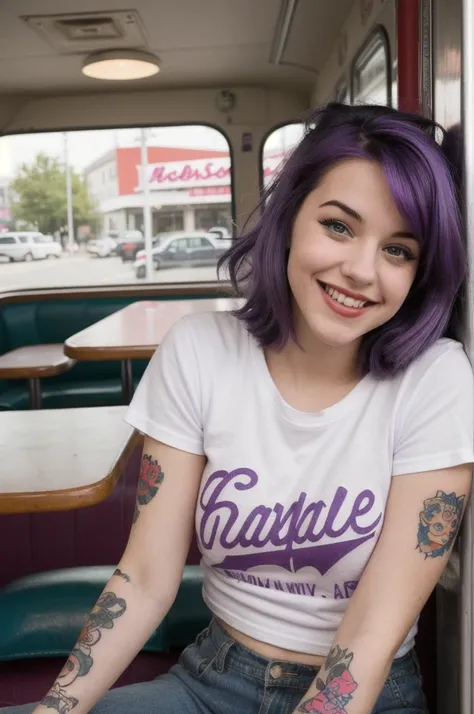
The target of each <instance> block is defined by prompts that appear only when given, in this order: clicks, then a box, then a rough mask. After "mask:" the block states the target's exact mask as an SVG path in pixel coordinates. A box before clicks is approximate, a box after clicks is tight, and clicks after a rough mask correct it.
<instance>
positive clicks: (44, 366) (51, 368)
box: [0, 344, 75, 409]
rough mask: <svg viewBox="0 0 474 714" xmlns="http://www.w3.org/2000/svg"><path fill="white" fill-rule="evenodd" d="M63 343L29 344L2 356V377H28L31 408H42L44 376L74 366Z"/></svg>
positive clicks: (0, 363) (60, 372) (65, 370)
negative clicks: (41, 381) (42, 382)
mask: <svg viewBox="0 0 474 714" xmlns="http://www.w3.org/2000/svg"><path fill="white" fill-rule="evenodd" d="M74 364H75V361H74V360H73V359H70V358H69V357H67V356H66V355H65V354H64V346H63V345H62V344H47V345H27V346H26V347H18V348H17V349H16V350H12V351H11V352H7V353H6V354H4V355H2V356H1V357H0V379H27V380H28V391H29V397H30V408H31V409H41V402H42V399H41V384H40V379H42V378H43V377H54V376H56V375H58V374H63V373H64V372H67V371H68V370H70V369H71V367H74Z"/></svg>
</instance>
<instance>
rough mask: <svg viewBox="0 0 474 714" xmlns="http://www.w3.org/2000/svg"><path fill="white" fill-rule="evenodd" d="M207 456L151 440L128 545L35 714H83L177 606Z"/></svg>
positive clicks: (143, 460)
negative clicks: (72, 713) (173, 605)
mask: <svg viewBox="0 0 474 714" xmlns="http://www.w3.org/2000/svg"><path fill="white" fill-rule="evenodd" d="M203 468H204V457H202V456H197V455H195V454H190V453H186V452H184V451H179V450H177V449H173V448H171V447H170V446H165V445H164V444H160V443H158V442H156V441H153V440H152V439H150V438H146V439H145V445H144V450H143V457H142V462H141V472H140V479H139V485H138V493H137V504H138V510H139V514H140V517H139V518H135V522H134V525H133V527H132V530H131V534H130V538H129V542H128V545H127V548H126V550H125V552H124V554H123V556H122V558H121V560H120V563H119V564H118V567H117V569H116V570H115V572H114V574H113V575H112V577H111V579H110V580H109V582H108V583H107V585H106V587H105V589H104V592H103V593H102V595H101V596H100V598H99V600H98V601H97V603H96V605H95V607H94V608H93V610H92V612H91V613H90V615H89V618H88V620H87V622H86V624H85V625H84V628H83V630H82V632H81V633H80V635H79V639H78V641H77V643H76V644H75V646H74V648H73V650H72V652H71V654H70V655H69V658H68V660H67V662H66V664H65V665H64V667H63V669H62V671H61V672H60V674H59V676H58V678H57V679H56V681H55V682H54V684H53V686H52V687H51V689H50V690H49V692H48V693H47V694H46V696H45V697H44V698H43V700H42V702H41V704H40V705H39V706H38V707H37V708H36V709H35V713H36V712H37V713H38V714H40V712H41V713H42V714H44V713H45V712H49V713H51V712H58V713H59V714H66V713H67V712H70V711H71V710H74V714H85V713H86V712H88V711H89V710H90V709H91V708H92V707H93V706H94V704H95V703H96V702H97V701H98V699H100V697H101V696H102V695H103V694H104V693H105V692H106V691H107V689H109V687H111V685H112V684H113V683H114V682H115V681H116V680H117V679H118V677H119V676H120V674H121V673H122V672H123V671H124V669H125V668H126V667H127V666H128V664H129V663H130V662H131V661H132V659H133V658H134V657H135V656H136V654H137V653H138V652H139V651H140V650H141V648H142V647H143V645H144V644H145V642H146V641H147V640H148V638H149V637H150V636H151V635H152V633H153V632H154V630H155V629H156V627H157V626H158V625H159V624H160V622H161V621H162V619H163V618H164V617H165V615H166V613H167V612H168V610H169V608H170V607H171V605H172V603H173V600H174V598H175V597H176V592H177V590H178V587H179V583H180V580H181V575H182V572H183V568H184V563H185V561H186V556H187V553H188V550H189V545H190V541H191V535H192V531H193V526H194V511H195V506H196V498H197V492H198V489H199V484H200V481H201V475H202V471H203Z"/></svg>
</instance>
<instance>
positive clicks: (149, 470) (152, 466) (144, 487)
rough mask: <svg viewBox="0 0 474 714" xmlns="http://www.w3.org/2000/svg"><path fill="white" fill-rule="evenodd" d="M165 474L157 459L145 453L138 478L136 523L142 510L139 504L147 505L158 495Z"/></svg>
mask: <svg viewBox="0 0 474 714" xmlns="http://www.w3.org/2000/svg"><path fill="white" fill-rule="evenodd" d="M164 477H165V475H164V473H163V471H162V470H161V466H160V465H159V463H158V461H157V460H156V459H152V457H151V456H150V455H149V454H143V458H142V462H141V466H140V476H139V478H138V489H137V501H136V504H135V513H134V516H133V522H134V523H136V522H137V520H138V516H139V515H140V510H139V508H138V506H146V504H147V503H150V501H151V499H152V498H153V497H154V496H156V494H157V493H158V489H159V488H160V485H161V484H162V483H163V479H164Z"/></svg>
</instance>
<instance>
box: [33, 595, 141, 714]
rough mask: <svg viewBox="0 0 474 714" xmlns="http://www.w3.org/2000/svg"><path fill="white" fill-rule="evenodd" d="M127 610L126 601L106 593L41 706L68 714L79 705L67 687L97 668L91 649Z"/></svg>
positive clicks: (94, 609)
mask: <svg viewBox="0 0 474 714" xmlns="http://www.w3.org/2000/svg"><path fill="white" fill-rule="evenodd" d="M126 609H127V605H126V603H125V600H124V599H123V598H121V597H117V596H116V595H115V594H114V593H112V592H106V593H103V594H102V595H101V596H100V598H99V599H98V600H97V603H96V605H95V607H94V608H93V610H92V611H91V613H90V615H89V618H88V620H87V622H86V624H85V625H84V627H83V629H82V632H81V634H80V635H79V639H78V640H77V642H76V644H75V645H74V648H73V650H72V652H71V654H70V655H69V657H68V660H67V662H66V664H65V665H64V667H63V668H62V670H61V672H60V673H59V675H58V678H57V681H56V682H55V683H54V685H53V687H52V688H51V689H50V690H49V692H48V694H47V695H46V696H45V697H44V699H43V701H42V702H41V704H42V705H43V706H45V707H48V708H49V709H55V710H56V711H57V712H59V714H67V712H69V711H71V709H73V708H74V707H75V706H76V705H77V704H78V700H77V699H76V698H75V697H70V696H68V695H67V690H66V687H68V686H69V685H70V684H72V683H73V682H75V681H76V679H77V678H78V677H85V675H86V674H88V673H89V672H90V670H91V669H92V666H93V664H94V660H93V658H92V647H93V646H94V645H95V644H97V642H99V640H100V639H101V637H102V631H103V630H104V629H105V630H111V629H112V628H113V626H114V620H116V619H117V618H118V617H121V616H122V615H123V613H124V612H125V610H126Z"/></svg>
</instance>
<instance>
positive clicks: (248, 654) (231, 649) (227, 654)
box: [201, 619, 420, 688]
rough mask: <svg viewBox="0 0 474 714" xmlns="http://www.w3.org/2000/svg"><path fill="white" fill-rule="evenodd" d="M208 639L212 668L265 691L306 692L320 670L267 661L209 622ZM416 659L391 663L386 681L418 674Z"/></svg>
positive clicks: (409, 655) (409, 657) (407, 657)
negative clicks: (229, 672)
mask: <svg viewBox="0 0 474 714" xmlns="http://www.w3.org/2000/svg"><path fill="white" fill-rule="evenodd" d="M207 636H208V637H210V639H211V640H212V642H213V645H214V647H215V649H216V653H217V654H216V658H215V667H216V669H217V670H218V671H221V672H222V671H224V667H229V668H230V669H234V670H237V671H239V672H241V673H242V674H245V675H247V676H249V677H252V678H254V679H257V680H259V681H260V682H261V683H262V684H265V685H266V686H267V687H268V686H271V685H272V684H274V685H276V686H279V687H281V686H288V687H295V688H301V687H304V688H309V686H310V685H311V683H312V681H313V680H314V678H315V677H316V675H317V674H318V672H319V670H320V667H315V666H311V665H308V664H300V663H299V662H290V661H288V660H282V659H268V658H267V657H263V655H260V654H258V653H256V652H253V651H252V650H250V649H248V648H247V647H245V646H244V645H242V644H240V642H236V641H235V640H234V639H233V638H232V637H231V636H230V635H229V634H228V633H227V632H226V631H225V630H224V629H223V628H222V626H221V625H220V624H219V623H218V622H217V621H216V620H215V619H213V620H212V621H211V623H210V625H209V627H208V628H207V629H206V630H205V631H204V632H203V633H202V634H201V638H204V637H207ZM419 672H420V670H419V665H418V660H417V657H416V655H415V653H414V651H413V650H410V652H408V653H407V654H406V655H404V656H403V657H400V658H399V659H396V660H394V661H393V663H392V667H391V669H390V674H389V677H388V680H391V681H396V680H397V679H400V678H401V677H405V676H407V675H412V674H419Z"/></svg>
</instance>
